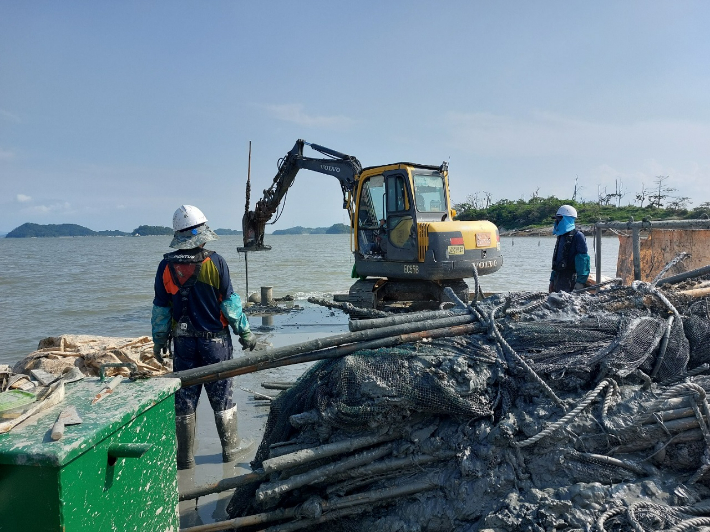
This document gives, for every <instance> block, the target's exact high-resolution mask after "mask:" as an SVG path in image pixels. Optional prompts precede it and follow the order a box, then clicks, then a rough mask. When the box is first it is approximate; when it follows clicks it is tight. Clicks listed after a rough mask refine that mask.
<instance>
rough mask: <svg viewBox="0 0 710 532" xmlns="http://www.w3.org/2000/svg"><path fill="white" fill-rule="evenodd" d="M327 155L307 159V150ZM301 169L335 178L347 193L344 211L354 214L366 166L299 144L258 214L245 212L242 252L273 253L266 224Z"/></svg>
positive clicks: (260, 203)
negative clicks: (358, 182) (355, 193)
mask: <svg viewBox="0 0 710 532" xmlns="http://www.w3.org/2000/svg"><path fill="white" fill-rule="evenodd" d="M304 145H306V146H310V147H311V148H312V149H314V150H316V151H318V152H320V153H322V154H324V155H327V156H328V158H327V159H316V158H312V157H304V155H303V146H304ZM301 169H306V170H312V171H314V172H319V173H321V174H327V175H331V176H333V177H335V178H336V179H337V180H338V181H339V182H340V188H341V189H342V191H343V208H344V209H348V211H351V200H350V199H349V198H350V197H351V193H352V191H353V189H354V188H355V183H356V178H357V176H358V175H359V174H360V172H361V171H362V165H361V164H360V161H358V160H357V158H356V157H353V156H351V155H347V154H345V153H340V152H338V151H335V150H331V149H329V148H326V147H324V146H319V145H318V144H311V143H308V142H306V141H304V140H302V139H299V140H297V141H296V144H294V146H293V148H291V150H290V151H289V152H288V153H287V154H286V155H285V156H284V157H283V159H281V160H280V161H279V169H278V172H277V173H276V176H275V177H274V180H273V182H272V183H271V186H270V187H269V188H268V189H266V190H264V195H263V197H262V198H261V199H260V200H259V201H257V202H256V205H255V206H254V210H253V211H250V210H249V205H248V204H247V207H246V209H245V213H244V217H243V218H242V230H243V239H244V247H243V248H240V251H261V250H265V249H270V248H269V247H268V246H265V245H264V234H265V228H266V224H267V223H268V222H269V220H271V218H272V217H273V216H274V214H276V212H277V210H278V208H279V205H280V204H281V202H282V201H283V200H284V198H285V196H286V194H287V193H288V189H289V188H290V187H291V185H293V181H294V179H295V178H296V174H298V171H299V170H301Z"/></svg>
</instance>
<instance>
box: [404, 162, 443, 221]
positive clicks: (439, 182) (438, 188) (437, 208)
mask: <svg viewBox="0 0 710 532" xmlns="http://www.w3.org/2000/svg"><path fill="white" fill-rule="evenodd" d="M412 177H413V180H414V190H415V198H416V205H417V211H419V212H436V213H439V212H446V194H445V192H444V177H443V176H442V175H441V174H440V173H438V172H435V173H426V174H424V173H416V172H415V173H414V175H413V176H412Z"/></svg>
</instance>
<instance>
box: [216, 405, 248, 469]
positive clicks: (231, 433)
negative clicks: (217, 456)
mask: <svg viewBox="0 0 710 532" xmlns="http://www.w3.org/2000/svg"><path fill="white" fill-rule="evenodd" d="M214 421H215V424H216V425H217V434H219V441H220V443H221V444H222V462H232V461H234V460H235V459H236V458H237V456H238V455H239V452H240V451H242V447H241V445H240V443H241V439H240V438H239V434H238V433H237V406H236V405H235V406H233V407H232V408H229V409H227V410H222V411H221V412H215V413H214Z"/></svg>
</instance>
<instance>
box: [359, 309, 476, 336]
mask: <svg viewBox="0 0 710 532" xmlns="http://www.w3.org/2000/svg"><path fill="white" fill-rule="evenodd" d="M468 312H469V311H468V309H453V310H423V311H421V312H407V313H406V314H399V315H397V316H389V317H387V318H373V319H367V320H350V321H349V322H348V328H349V329H350V331H352V332H357V331H364V330H366V329H379V328H380V327H389V326H390V325H399V324H401V323H410V322H413V321H419V320H426V319H440V318H451V317H452V316H462V315H464V314H468Z"/></svg>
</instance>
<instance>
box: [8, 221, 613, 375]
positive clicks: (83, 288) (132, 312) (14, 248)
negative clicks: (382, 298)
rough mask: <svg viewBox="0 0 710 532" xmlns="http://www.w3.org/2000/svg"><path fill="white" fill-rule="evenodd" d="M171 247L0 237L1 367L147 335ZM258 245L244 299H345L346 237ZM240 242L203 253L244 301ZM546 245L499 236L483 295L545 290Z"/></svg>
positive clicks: (148, 241) (608, 250)
mask: <svg viewBox="0 0 710 532" xmlns="http://www.w3.org/2000/svg"><path fill="white" fill-rule="evenodd" d="M588 241H589V245H590V255H592V244H593V242H592V239H588ZM169 242H170V237H158V236H154V237H123V238H112V237H78V238H32V239H26V238H21V239H10V238H0V308H2V316H3V319H2V330H1V332H0V340H1V341H0V363H13V362H15V361H17V360H19V359H20V358H22V357H24V356H25V355H27V354H28V353H30V352H32V351H33V350H34V349H36V347H37V343H38V342H39V340H41V339H42V338H45V337H48V336H58V335H61V334H92V335H102V336H125V337H134V336H141V335H149V334H150V312H151V304H152V299H153V279H154V275H155V269H156V267H157V265H158V262H159V261H160V259H161V258H162V255H163V254H164V253H167V252H169V251H171V250H170V249H169V248H168V247H167V246H168V244H169ZM266 243H267V244H269V245H271V246H273V249H272V250H271V251H265V252H260V253H250V254H249V290H250V292H254V291H258V290H259V287H261V286H273V287H274V288H273V289H274V295H275V296H277V297H278V296H283V295H286V294H291V295H293V296H294V297H295V298H296V299H297V300H305V299H307V298H308V297H310V296H324V295H328V294H332V293H333V292H346V291H347V290H348V287H349V286H350V284H351V283H352V280H351V279H350V272H351V270H352V266H353V259H352V254H351V253H350V239H349V236H348V235H301V236H288V235H283V236H272V235H267V237H266ZM239 245H241V237H238V236H223V237H220V239H219V240H217V241H215V242H210V244H209V245H208V247H209V248H210V249H214V250H215V251H217V252H218V253H220V254H222V255H223V256H224V257H225V258H226V259H227V262H228V263H229V266H230V270H231V274H232V284H233V285H234V289H235V290H236V291H237V292H238V293H239V294H240V295H241V296H242V299H244V296H245V284H246V283H245V264H244V255H243V254H239V253H237V246H239ZM553 247H554V239H553V238H549V237H547V238H545V237H543V238H537V237H527V238H522V237H520V238H510V237H508V238H502V239H501V248H502V251H503V254H504V260H505V264H504V266H503V268H502V269H501V270H500V271H499V272H497V273H495V274H493V275H490V276H486V277H483V278H482V279H481V284H482V287H483V290H484V291H486V292H505V291H511V290H546V289H547V285H548V279H549V271H550V256H551V255H552V248H553ZM602 249H603V252H604V253H603V255H604V256H603V261H602V262H603V263H602V274H603V275H606V276H610V277H613V276H614V275H615V272H616V257H617V252H618V241H617V239H616V238H605V239H604V242H603V245H602ZM592 260H593V259H592ZM471 281H472V280H471ZM470 284H472V283H470Z"/></svg>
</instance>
